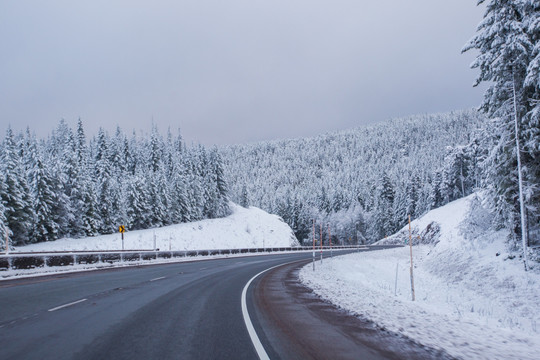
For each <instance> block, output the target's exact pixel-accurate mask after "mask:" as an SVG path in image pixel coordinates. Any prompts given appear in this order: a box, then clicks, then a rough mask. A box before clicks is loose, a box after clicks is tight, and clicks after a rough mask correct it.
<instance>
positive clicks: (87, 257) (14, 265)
mask: <svg viewBox="0 0 540 360" xmlns="http://www.w3.org/2000/svg"><path fill="white" fill-rule="evenodd" d="M401 246H402V245H372V246H369V247H370V248H381V249H384V248H391V247H401ZM363 248H366V246H363V245H361V246H357V245H348V246H347V245H345V246H332V248H330V247H329V246H323V247H322V250H330V249H333V250H343V249H345V250H346V249H363ZM315 250H316V251H320V250H321V247H317V248H316V249H315ZM288 251H313V248H312V247H304V246H296V247H269V248H243V249H212V250H181V251H159V250H124V251H118V250H111V251H51V252H20V253H19V252H13V253H9V254H4V255H0V271H7V270H10V269H13V270H19V269H34V268H44V267H54V266H70V265H86V264H96V263H102V264H106V263H109V264H113V263H129V262H136V261H138V262H143V261H147V260H156V259H172V258H189V257H195V256H215V255H234V254H244V255H249V254H256V253H272V252H288Z"/></svg>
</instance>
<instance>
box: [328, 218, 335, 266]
mask: <svg viewBox="0 0 540 360" xmlns="http://www.w3.org/2000/svg"><path fill="white" fill-rule="evenodd" d="M328 242H329V243H330V257H331V258H333V257H334V253H333V252H332V236H331V235H330V224H328Z"/></svg>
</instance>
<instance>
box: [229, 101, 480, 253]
mask: <svg viewBox="0 0 540 360" xmlns="http://www.w3.org/2000/svg"><path fill="white" fill-rule="evenodd" d="M484 121H485V119H484V117H483V116H482V115H481V114H480V113H478V112H476V111H473V110H470V111H460V112H451V113H446V114H434V115H418V116H411V117H407V118H402V119H393V120H390V121H387V122H384V123H381V124H379V125H376V126H371V127H364V128H357V129H353V130H348V131H342V132H338V133H332V134H327V135H323V136H318V137H315V138H307V139H295V140H283V141H271V142H262V143H257V144H250V145H236V146H230V147H227V148H225V149H223V150H222V154H223V157H224V162H225V167H224V168H225V175H226V179H227V182H228V183H229V184H230V190H231V193H230V196H231V199H232V200H233V201H235V202H238V203H240V204H243V205H248V204H249V205H254V206H258V207H261V208H262V209H264V210H266V211H269V212H273V213H276V214H279V215H280V216H282V217H283V219H284V220H285V221H286V222H287V223H288V224H289V225H290V226H291V227H292V228H293V229H294V231H295V233H296V235H297V237H298V238H299V240H302V239H306V238H307V237H309V236H310V232H311V231H312V221H313V220H315V222H316V224H317V225H316V226H317V229H316V232H317V234H318V233H319V232H320V224H323V233H324V234H323V236H324V239H327V238H328V236H327V227H328V224H330V232H331V234H332V235H333V238H334V239H335V240H334V241H336V240H339V241H351V242H356V241H359V242H360V243H364V242H372V241H376V240H379V239H380V238H383V237H384V236H388V235H391V234H393V233H394V232H395V231H396V230H398V229H399V228H401V227H402V226H403V225H404V224H405V223H406V221H407V215H408V214H410V215H411V216H412V218H415V217H417V216H419V215H421V214H422V213H424V212H426V211H427V210H429V209H432V208H435V207H438V206H441V205H443V204H445V203H447V202H449V201H452V200H455V199H457V198H459V197H462V196H465V195H467V194H469V193H471V192H472V190H473V189H474V188H475V187H476V186H478V185H479V184H480V181H481V178H480V170H479V166H478V164H479V162H480V161H481V160H482V159H483V157H484V156H485V150H482V149H483V148H482V147H481V146H480V141H479V139H481V138H484V137H485V135H483V134H482V132H481V130H480V129H481V128H482V125H483V122H484Z"/></svg>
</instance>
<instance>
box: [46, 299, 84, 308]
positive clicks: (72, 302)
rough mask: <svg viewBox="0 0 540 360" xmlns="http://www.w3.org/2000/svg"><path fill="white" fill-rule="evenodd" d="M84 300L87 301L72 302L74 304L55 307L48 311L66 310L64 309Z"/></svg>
mask: <svg viewBox="0 0 540 360" xmlns="http://www.w3.org/2000/svg"><path fill="white" fill-rule="evenodd" d="M86 300H88V299H82V300H78V301H74V302H72V303H69V304H64V305H60V306H57V307H55V308H52V309H49V311H56V310H60V309H63V308H66V307H68V306H71V305H75V304H78V303H82V302H83V301H86Z"/></svg>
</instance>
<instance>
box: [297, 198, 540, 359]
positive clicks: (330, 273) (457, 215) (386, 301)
mask: <svg viewBox="0 0 540 360" xmlns="http://www.w3.org/2000/svg"><path fill="white" fill-rule="evenodd" d="M469 212H471V213H472V216H467V214H468V213H469ZM489 217H490V215H489V213H488V212H487V211H486V210H485V209H484V208H483V207H482V205H481V201H480V200H479V195H471V196H469V197H467V198H464V199H460V200H457V201H455V202H452V203H450V204H448V205H447V206H444V207H441V208H439V209H435V210H433V211H431V212H429V213H428V214H426V215H425V216H423V217H422V218H420V219H418V220H416V221H414V222H413V223H412V228H413V233H414V234H415V239H416V243H418V242H419V240H418V236H419V235H420V236H421V242H422V243H429V244H420V245H418V244H416V245H415V246H413V264H414V286H415V295H416V301H414V302H413V301H412V300H411V282H410V275H409V274H410V250H409V247H408V246H407V247H404V248H397V249H390V250H381V251H376V252H365V253H357V254H351V255H345V256H342V257H337V258H334V259H333V261H327V262H325V263H324V264H322V265H319V264H317V268H316V271H315V272H313V270H312V267H311V265H308V266H306V267H304V268H303V269H302V270H301V271H300V278H301V280H302V281H303V282H304V283H305V284H306V285H308V286H310V287H311V288H313V289H314V291H315V292H316V293H317V294H319V295H320V296H322V297H323V298H326V299H328V300H329V301H331V302H333V303H335V304H337V305H338V306H340V307H342V308H344V309H347V310H349V311H351V312H352V313H354V314H357V315H358V316H362V317H365V318H368V319H371V320H372V321H373V322H375V323H377V324H378V325H379V326H381V327H383V328H386V329H388V330H390V331H393V332H397V333H401V334H404V335H405V336H407V337H409V338H412V339H414V340H416V341H417V342H419V343H422V344H424V345H427V346H430V347H433V348H442V349H444V350H445V351H447V352H448V353H449V354H450V355H452V356H455V357H457V358H462V359H538V358H539V355H538V354H539V353H540V271H539V269H538V266H536V268H535V269H533V270H531V271H529V272H525V271H524V267H523V262H522V261H521V260H520V259H519V257H514V255H515V254H509V253H508V252H507V250H506V246H505V243H504V240H505V238H506V236H507V233H506V232H505V231H498V232H496V231H493V230H491V229H490V226H489V220H490V219H489ZM407 238H408V227H405V228H404V229H403V230H402V231H400V232H399V233H398V234H396V235H395V236H393V237H392V238H389V239H386V242H390V243H392V242H393V243H396V242H403V241H404V240H405V239H407ZM413 244H415V242H414V241H413ZM536 265H537V264H536ZM396 269H397V271H396ZM396 273H397V286H396V285H395V284H396Z"/></svg>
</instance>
